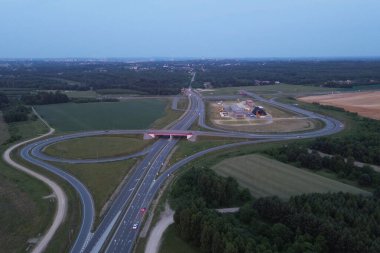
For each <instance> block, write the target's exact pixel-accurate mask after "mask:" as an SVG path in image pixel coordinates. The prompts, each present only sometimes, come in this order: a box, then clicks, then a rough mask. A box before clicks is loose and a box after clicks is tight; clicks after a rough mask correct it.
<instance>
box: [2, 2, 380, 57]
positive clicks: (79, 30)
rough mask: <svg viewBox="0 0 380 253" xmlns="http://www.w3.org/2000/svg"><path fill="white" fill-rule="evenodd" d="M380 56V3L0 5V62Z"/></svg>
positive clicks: (87, 3) (69, 3) (56, 3)
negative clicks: (101, 58) (57, 59)
mask: <svg viewBox="0 0 380 253" xmlns="http://www.w3.org/2000/svg"><path fill="white" fill-rule="evenodd" d="M345 56H353V57H360V56H380V0H228V1H227V0H188V1H183V0H133V1H131V0H0V58H12V57H21V58H29V57H345Z"/></svg>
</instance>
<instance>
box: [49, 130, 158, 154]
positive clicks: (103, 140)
mask: <svg viewBox="0 0 380 253" xmlns="http://www.w3.org/2000/svg"><path fill="white" fill-rule="evenodd" d="M151 143H152V141H151V140H143V137H142V135H141V136H139V135H104V136H92V137H84V138H78V139H72V140H68V141H64V142H59V143H56V144H53V145H50V146H48V147H46V148H45V150H44V153H46V154H48V155H51V156H56V157H62V158H71V159H89V158H102V157H115V156H122V155H128V154H131V153H134V152H137V151H140V150H142V149H144V148H145V147H147V146H148V145H149V144H151Z"/></svg>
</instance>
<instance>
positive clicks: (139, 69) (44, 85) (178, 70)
mask: <svg viewBox="0 0 380 253" xmlns="http://www.w3.org/2000/svg"><path fill="white" fill-rule="evenodd" d="M0 63H1V64H0V88H33V89H38V90H89V89H94V90H102V89H120V88H122V89H128V90H132V91H136V92H137V93H138V94H151V95H171V94H178V93H179V92H180V90H181V88H183V87H187V86H188V85H189V82H190V79H191V72H196V73H197V75H196V78H195V82H194V83H193V84H192V86H193V87H194V88H203V87H204V84H205V83H208V85H209V86H211V87H228V86H247V85H250V86H252V85H263V84H271V83H275V82H277V81H278V82H281V83H289V84H303V85H317V86H326V87H340V88H350V87H352V86H357V85H368V84H380V71H379V70H380V61H379V60H369V59H362V60H359V59H356V60H354V59H351V60H188V61H147V62H127V61H125V62H123V61H96V60H92V61H85V60H76V61H54V60H51V61H48V60H45V61H43V60H40V61H8V62H6V61H5V62H4V61H3V62H0Z"/></svg>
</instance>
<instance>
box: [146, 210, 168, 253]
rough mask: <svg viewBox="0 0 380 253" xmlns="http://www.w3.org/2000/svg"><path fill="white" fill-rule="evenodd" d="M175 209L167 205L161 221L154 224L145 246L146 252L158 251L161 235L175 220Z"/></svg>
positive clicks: (154, 252) (155, 252)
mask: <svg viewBox="0 0 380 253" xmlns="http://www.w3.org/2000/svg"><path fill="white" fill-rule="evenodd" d="M173 216H174V211H173V210H172V209H170V207H169V205H168V204H166V205H165V211H164V212H163V213H162V214H161V216H160V219H159V221H158V222H157V224H156V225H155V226H154V228H153V230H152V232H151V233H150V235H149V238H148V242H147V245H146V248H145V253H157V252H158V249H159V248H160V243H161V237H162V235H163V234H164V232H165V230H166V228H167V227H169V225H170V224H172V223H173V222H174V218H173Z"/></svg>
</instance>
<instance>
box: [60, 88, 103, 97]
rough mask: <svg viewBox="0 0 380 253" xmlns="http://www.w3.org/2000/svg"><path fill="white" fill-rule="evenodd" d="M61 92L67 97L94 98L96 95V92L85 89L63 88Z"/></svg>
mask: <svg viewBox="0 0 380 253" xmlns="http://www.w3.org/2000/svg"><path fill="white" fill-rule="evenodd" d="M63 93H64V94H66V95H67V96H68V97H69V98H96V97H98V94H97V93H96V92H95V91H92V90H85V91H79V90H65V91H64V92H63Z"/></svg>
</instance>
